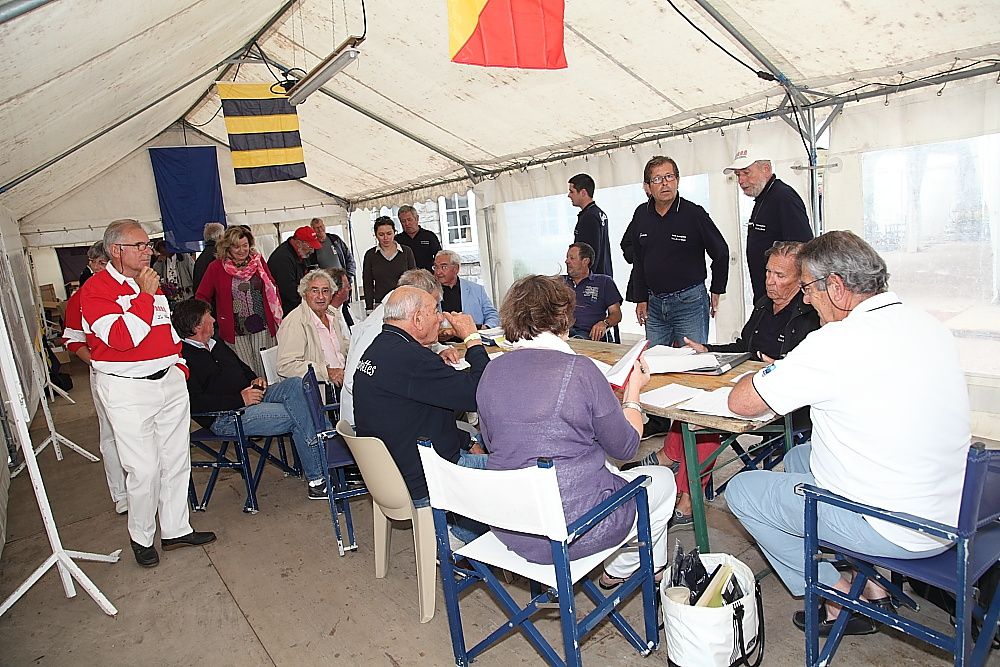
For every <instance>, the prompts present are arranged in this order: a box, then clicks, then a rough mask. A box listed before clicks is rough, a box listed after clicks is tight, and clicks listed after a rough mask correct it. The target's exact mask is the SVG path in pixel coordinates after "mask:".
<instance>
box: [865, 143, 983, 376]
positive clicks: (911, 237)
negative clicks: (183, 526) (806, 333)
mask: <svg viewBox="0 0 1000 667" xmlns="http://www.w3.org/2000/svg"><path fill="white" fill-rule="evenodd" d="M861 167H862V192H863V197H864V234H865V238H866V239H867V240H868V242H869V243H871V244H872V246H873V247H874V248H875V250H877V251H878V252H879V254H880V255H882V257H883V258H884V259H885V261H886V264H887V265H888V268H889V274H890V278H889V288H890V289H892V290H893V291H895V292H896V293H898V294H899V295H900V296H901V297H903V298H904V299H905V300H906V301H907V303H910V304H912V305H914V306H917V307H919V308H922V309H923V310H925V311H927V312H928V313H930V314H932V315H933V316H935V317H936V318H938V319H939V320H940V321H941V322H943V323H944V324H945V325H946V326H947V327H948V328H949V329H951V331H952V333H953V334H954V335H955V340H956V342H957V343H958V347H959V354H960V356H961V358H962V364H963V367H964V368H965V370H966V371H969V372H974V373H979V374H985V375H991V376H1000V189H998V188H997V186H996V184H997V183H998V182H1000V134H993V135H987V136H980V137H975V138H972V139H965V140H961V141H948V142H943V143H936V144H924V145H919V146H910V147H906V148H897V149H890V150H880V151H872V152H868V153H864V154H862V162H861Z"/></svg>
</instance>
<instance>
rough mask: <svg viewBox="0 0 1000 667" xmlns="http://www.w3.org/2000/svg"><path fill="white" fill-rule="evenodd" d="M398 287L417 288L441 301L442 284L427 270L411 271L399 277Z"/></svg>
mask: <svg viewBox="0 0 1000 667" xmlns="http://www.w3.org/2000/svg"><path fill="white" fill-rule="evenodd" d="M397 286H398V287H416V288H417V289H422V290H423V291H425V292H427V293H428V294H430V295H431V296H435V295H436V296H437V297H438V300H439V301H440V300H441V283H439V282H438V281H437V278H435V277H434V274H432V273H431V272H430V271H428V270H427V269H410V270H409V271H407V272H405V273H404V274H403V275H401V276H400V277H399V283H397Z"/></svg>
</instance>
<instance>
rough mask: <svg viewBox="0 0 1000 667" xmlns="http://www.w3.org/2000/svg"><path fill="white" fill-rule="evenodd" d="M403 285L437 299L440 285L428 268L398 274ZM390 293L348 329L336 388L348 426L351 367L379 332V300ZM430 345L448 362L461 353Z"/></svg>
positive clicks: (351, 398)
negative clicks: (348, 338) (348, 340)
mask: <svg viewBox="0 0 1000 667" xmlns="http://www.w3.org/2000/svg"><path fill="white" fill-rule="evenodd" d="M404 285H409V286H412V287H416V288H418V289H422V290H423V291H425V292H427V293H428V294H430V295H431V296H432V297H434V298H435V299H437V300H438V301H440V300H441V285H439V284H438V281H437V279H435V278H434V276H433V275H431V272H430V271H426V270H424V269H410V270H409V271H407V272H406V273H404V274H403V275H402V276H400V278H399V285H397V286H398V287H403V286H404ZM391 294H392V292H389V294H387V295H386V297H385V299H383V300H382V303H380V304H379V305H378V307H377V308H376V309H375V310H373V311H372V312H371V313H370V314H369V315H368V317H366V318H365V319H364V321H362V322H359V323H358V324H355V325H354V328H352V329H351V344H350V346H349V347H348V352H347V365H346V366H345V368H346V371H345V373H344V386H343V387H342V388H341V390H340V416H341V418H342V419H346V420H347V422H348V423H349V424H351V426H353V425H354V371H355V370H357V367H358V362H359V361H361V355H362V354H364V353H365V350H367V349H368V346H369V345H371V343H372V341H373V340H375V337H376V336H378V335H379V334H380V333H382V324H383V323H384V316H385V308H384V307H383V304H384V303H385V301H386V300H388V298H389V295H391ZM430 348H431V350H432V351H434V352H437V353H438V354H439V355H440V356H441V358H442V359H443V360H445V361H446V362H448V363H452V364H456V363H458V361H459V359H460V357H461V355H460V354H459V353H458V351H457V350H456V349H455V348H453V347H448V346H447V345H440V344H438V343H434V344H433V345H431V346H430Z"/></svg>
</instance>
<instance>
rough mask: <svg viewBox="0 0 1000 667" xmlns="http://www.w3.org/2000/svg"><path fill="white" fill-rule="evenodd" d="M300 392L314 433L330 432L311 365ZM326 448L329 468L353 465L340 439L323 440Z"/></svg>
mask: <svg viewBox="0 0 1000 667" xmlns="http://www.w3.org/2000/svg"><path fill="white" fill-rule="evenodd" d="M302 391H303V392H304V393H305V395H306V405H308V406H309V415H310V416H311V417H312V423H313V428H314V429H315V431H316V433H323V432H329V431H330V423H329V422H328V421H327V419H326V414H325V409H324V406H323V399H322V398H320V389H319V380H317V379H316V371H315V370H314V369H313V366H312V364H309V368H308V369H307V370H306V374H305V375H303V376H302ZM323 440H324V442H323V444H324V446H325V447H326V459H327V463H328V464H329V465H330V467H331V468H333V467H335V466H338V465H347V464H349V463H353V461H352V459H351V453H350V451H348V449H347V445H346V443H345V442H344V441H343V439H342V438H338V437H335V436H334V437H326V438H324V439H323Z"/></svg>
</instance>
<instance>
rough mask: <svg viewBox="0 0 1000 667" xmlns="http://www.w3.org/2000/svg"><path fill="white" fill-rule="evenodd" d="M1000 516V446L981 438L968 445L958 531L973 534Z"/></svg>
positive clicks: (962, 533)
mask: <svg viewBox="0 0 1000 667" xmlns="http://www.w3.org/2000/svg"><path fill="white" fill-rule="evenodd" d="M997 518H1000V450H997V449H986V445H984V444H983V443H981V442H976V443H973V444H972V446H971V447H969V457H968V459H967V462H966V464H965V484H964V486H963V487H962V504H961V508H960V509H959V511H958V532H959V534H961V535H966V536H968V535H972V534H973V533H974V532H976V529H977V528H979V527H980V526H983V525H986V524H987V523H991V522H993V521H996V520H997Z"/></svg>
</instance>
